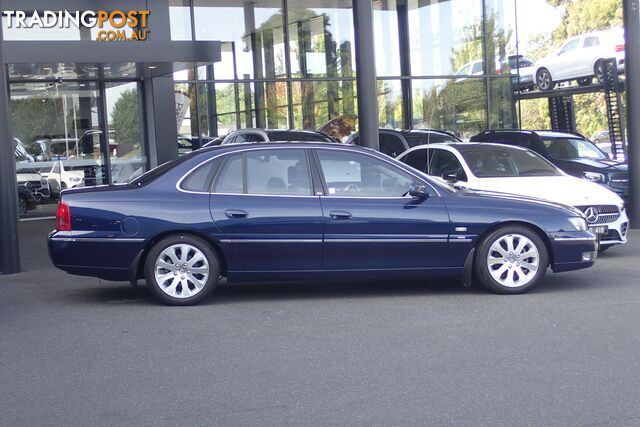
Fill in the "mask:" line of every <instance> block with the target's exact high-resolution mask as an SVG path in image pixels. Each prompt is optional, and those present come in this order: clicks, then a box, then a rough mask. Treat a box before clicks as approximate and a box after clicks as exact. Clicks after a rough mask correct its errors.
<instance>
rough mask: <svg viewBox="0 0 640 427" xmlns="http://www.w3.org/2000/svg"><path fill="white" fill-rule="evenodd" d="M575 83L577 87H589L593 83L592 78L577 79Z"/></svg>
mask: <svg viewBox="0 0 640 427" xmlns="http://www.w3.org/2000/svg"><path fill="white" fill-rule="evenodd" d="M576 82H577V83H578V86H589V85H590V84H591V83H593V77H585V78H582V79H578V80H576Z"/></svg>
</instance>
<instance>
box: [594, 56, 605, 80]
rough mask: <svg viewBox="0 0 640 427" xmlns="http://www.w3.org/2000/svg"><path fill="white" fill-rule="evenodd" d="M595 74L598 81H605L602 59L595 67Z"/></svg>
mask: <svg viewBox="0 0 640 427" xmlns="http://www.w3.org/2000/svg"><path fill="white" fill-rule="evenodd" d="M593 74H594V75H595V76H596V79H598V83H600V84H603V83H604V70H603V69H602V61H598V62H596V65H595V66H594V67H593Z"/></svg>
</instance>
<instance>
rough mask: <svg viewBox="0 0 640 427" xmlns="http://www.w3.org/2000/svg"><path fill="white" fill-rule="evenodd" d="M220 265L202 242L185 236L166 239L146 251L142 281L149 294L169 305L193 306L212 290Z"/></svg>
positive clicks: (207, 246)
mask: <svg viewBox="0 0 640 427" xmlns="http://www.w3.org/2000/svg"><path fill="white" fill-rule="evenodd" d="M219 276H220V263H219V261H218V257H217V256H216V254H215V252H214V251H213V250H212V249H211V247H210V246H209V245H208V244H207V243H206V242H205V241H203V240H202V239H199V238H197V237H194V236H189V235H175V236H169V237H167V238H165V239H163V240H161V241H160V242H158V243H157V244H156V245H155V246H154V247H153V248H152V249H151V251H149V254H148V256H147V260H146V263H145V277H146V279H147V284H148V285H149V290H150V291H151V293H152V294H153V296H154V297H156V298H157V299H158V300H160V301H161V302H163V303H165V304H169V305H193V304H197V303H199V302H200V301H202V300H203V299H205V298H206V297H207V296H208V295H209V294H211V292H213V290H214V289H215V287H216V284H217V282H218V277H219Z"/></svg>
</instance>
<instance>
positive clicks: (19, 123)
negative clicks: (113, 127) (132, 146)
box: [10, 82, 108, 218]
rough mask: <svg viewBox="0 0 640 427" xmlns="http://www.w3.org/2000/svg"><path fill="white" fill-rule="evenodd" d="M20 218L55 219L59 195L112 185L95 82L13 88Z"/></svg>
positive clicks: (51, 83)
mask: <svg viewBox="0 0 640 427" xmlns="http://www.w3.org/2000/svg"><path fill="white" fill-rule="evenodd" d="M10 91H11V125H12V130H13V136H14V138H13V146H14V154H15V161H16V172H17V185H18V200H19V209H20V215H21V218H25V217H27V218H28V217H43V216H44V217H49V216H52V215H55V209H56V201H57V198H58V197H59V195H60V191H61V190H63V189H65V188H75V187H81V186H85V185H99V184H106V183H107V182H108V176H107V173H106V170H105V165H106V162H107V153H106V144H105V143H104V141H105V139H104V138H103V126H101V112H102V107H101V105H100V96H99V88H98V84H97V83H96V82H27V83H11V85H10Z"/></svg>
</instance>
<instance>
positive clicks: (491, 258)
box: [475, 226, 549, 294]
mask: <svg viewBox="0 0 640 427" xmlns="http://www.w3.org/2000/svg"><path fill="white" fill-rule="evenodd" d="M548 264H549V255H548V253H547V248H546V246H545V244H544V242H543V241H542V239H541V238H540V236H538V234H536V233H535V232H534V231H532V230H530V229H529V228H526V227H521V226H507V227H501V228H499V229H497V230H495V231H494V232H492V233H491V234H489V235H488V236H487V237H485V238H484V239H483V240H482V242H481V243H480V245H479V247H478V250H477V252H476V260H475V266H476V271H477V274H478V277H479V279H480V281H481V282H482V284H483V285H484V287H485V288H487V289H488V290H490V291H493V292H496V293H500V294H520V293H523V292H526V291H528V290H529V289H531V288H532V287H533V286H535V285H536V284H537V283H538V282H540V280H541V279H542V277H543V276H544V274H545V272H546V270H547V266H548Z"/></svg>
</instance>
